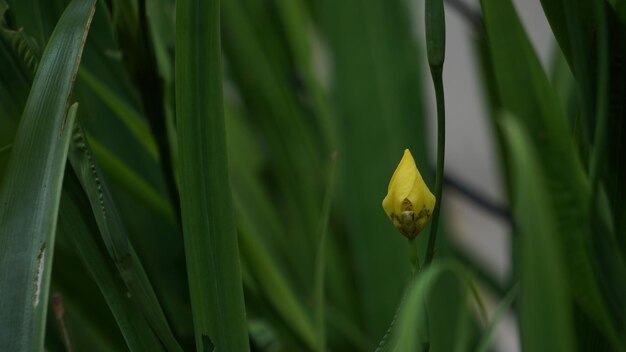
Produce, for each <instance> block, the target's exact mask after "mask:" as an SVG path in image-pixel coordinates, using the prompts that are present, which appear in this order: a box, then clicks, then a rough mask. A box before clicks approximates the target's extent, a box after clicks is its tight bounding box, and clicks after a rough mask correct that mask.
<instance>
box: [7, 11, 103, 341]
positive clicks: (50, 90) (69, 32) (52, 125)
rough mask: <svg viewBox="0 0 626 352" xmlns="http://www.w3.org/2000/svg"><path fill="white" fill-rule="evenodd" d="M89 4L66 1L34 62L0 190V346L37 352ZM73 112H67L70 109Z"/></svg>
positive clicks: (86, 30)
mask: <svg viewBox="0 0 626 352" xmlns="http://www.w3.org/2000/svg"><path fill="white" fill-rule="evenodd" d="M94 6H95V1H82V0H75V1H72V2H71V3H70V4H69V5H68V7H67V9H66V10H65V12H64V13H63V16H62V17H61V19H60V20H59V23H58V24H57V26H56V28H55V30H54V32H53V34H52V37H51V38H50V41H49V43H48V45H47V46H46V49H45V51H44V53H43V56H42V59H41V61H40V63H39V70H38V71H37V73H36V75H35V79H34V82H33V86H32V88H31V92H30V94H29V97H28V101H27V103H26V107H25V108H24V112H23V114H22V119H21V121H20V125H19V127H18V131H17V135H16V137H15V142H14V144H13V148H12V150H11V159H10V161H9V164H8V167H7V172H6V175H5V176H4V180H3V184H2V187H1V190H0V233H1V234H2V235H1V236H0V268H1V269H0V291H1V292H2V293H3V298H2V301H1V303H0V315H1V316H2V322H1V323H0V324H2V325H1V326H0V345H1V346H3V348H5V349H7V350H10V351H31V350H40V349H41V348H42V347H43V335H44V331H45V317H46V311H47V309H46V308H47V302H48V288H49V282H50V272H51V270H50V268H51V264H52V253H53V249H54V237H55V231H56V220H57V212H58V206H59V200H60V196H61V185H62V180H63V171H64V168H65V159H66V155H67V148H68V144H69V138H70V135H71V127H72V123H73V118H74V114H72V113H71V114H68V115H67V116H68V117H67V120H66V119H65V117H66V109H67V106H68V97H69V96H70V93H71V88H72V84H73V82H74V77H75V75H76V71H77V70H78V65H79V63H80V57H81V53H82V48H83V45H84V42H85V38H86V35H87V32H88V29H89V24H90V21H91V18H92V16H93V11H94V8H95V7H94ZM74 112H75V111H74Z"/></svg>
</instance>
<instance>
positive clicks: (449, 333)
mask: <svg viewBox="0 0 626 352" xmlns="http://www.w3.org/2000/svg"><path fill="white" fill-rule="evenodd" d="M471 285H472V278H471V276H470V275H469V273H467V272H466V271H465V269H464V268H463V267H462V266H461V265H459V263H458V262H455V261H450V260H442V261H437V262H433V264H431V265H430V266H429V267H427V268H426V269H424V270H422V271H421V272H420V273H419V275H418V276H417V277H416V278H415V279H414V280H412V282H411V283H410V285H409V287H408V288H407V291H406V295H405V297H404V299H403V302H402V304H401V306H400V308H399V310H398V316H397V318H396V322H395V324H394V325H395V326H393V330H392V333H391V338H390V341H389V343H388V344H386V345H384V347H382V348H381V350H382V351H428V350H433V351H451V350H454V349H455V347H456V348H457V350H458V349H459V347H460V350H467V349H468V346H458V345H456V346H455V344H456V343H457V342H458V341H459V340H462V339H463V334H464V329H465V328H464V325H465V324H467V319H468V318H469V316H468V314H467V313H468V310H469V307H468V304H467V303H466V302H467V295H468V288H471ZM450 290H453V291H450ZM450 294H452V296H453V297H454V299H453V300H449V299H448V300H447V301H448V307H446V308H445V309H441V308H442V306H441V305H440V304H438V303H437V302H435V300H437V299H439V300H446V298H449V297H451V296H449V295H450ZM473 295H474V298H475V299H477V300H479V297H478V296H476V295H475V292H474V293H473ZM433 308H436V309H435V310H434V311H433V310H432V309H433Z"/></svg>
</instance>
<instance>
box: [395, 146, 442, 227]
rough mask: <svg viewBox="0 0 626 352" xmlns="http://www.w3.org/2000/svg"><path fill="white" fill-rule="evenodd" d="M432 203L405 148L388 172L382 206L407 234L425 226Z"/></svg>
mask: <svg viewBox="0 0 626 352" xmlns="http://www.w3.org/2000/svg"><path fill="white" fill-rule="evenodd" d="M434 207H435V196H434V195H433V194H432V193H431V192H430V190H429V189H428V186H427V185H426V183H425V182H424V179H423V178H422V175H421V174H420V172H419V170H418V169H417V166H416V165H415V160H414V159H413V156H412V155H411V152H410V151H409V150H408V149H405V150H404V155H403V156H402V160H400V164H398V167H397V168H396V170H395V171H394V173H393V176H391V181H390V182H389V187H388V189H387V196H386V197H385V199H383V209H384V210H385V212H386V213H387V216H389V219H391V221H392V223H393V224H394V226H395V227H396V228H397V229H398V231H400V233H402V234H403V235H404V236H406V237H410V238H412V237H415V236H417V234H418V233H419V232H420V231H421V230H422V229H423V228H424V227H425V226H426V224H427V223H428V220H429V219H430V217H431V216H432V212H433V208H434Z"/></svg>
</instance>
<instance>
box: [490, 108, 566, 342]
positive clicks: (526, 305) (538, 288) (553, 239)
mask: <svg viewBox="0 0 626 352" xmlns="http://www.w3.org/2000/svg"><path fill="white" fill-rule="evenodd" d="M501 124H502V128H503V131H504V134H505V136H506V137H507V138H506V140H507V142H508V147H509V158H510V160H511V162H512V167H513V170H515V172H514V174H513V175H514V176H513V180H512V182H513V190H514V194H515V201H514V204H513V209H514V213H515V219H516V224H517V226H518V227H519V229H518V233H519V240H518V242H519V243H518V252H517V253H516V259H517V261H518V263H519V264H518V265H519V280H520V297H519V314H520V329H521V339H522V348H523V349H524V350H528V351H573V350H574V346H575V342H574V341H575V340H574V334H573V328H574V326H573V316H572V312H571V310H570V304H569V299H570V298H569V297H570V295H571V293H570V291H569V290H568V287H567V281H566V279H565V278H566V276H565V271H566V268H565V265H564V264H565V262H566V260H567V257H566V256H565V255H564V254H565V253H564V249H563V248H562V247H561V246H560V245H559V242H558V239H559V237H558V236H559V233H558V227H557V226H556V224H557V223H556V217H555V216H554V214H555V213H554V208H552V207H551V203H550V201H549V198H548V196H549V195H550V193H549V191H548V188H547V187H546V182H545V178H544V175H543V173H542V172H541V169H540V165H541V164H540V159H539V158H538V155H537V154H536V152H535V149H534V147H533V144H532V141H531V140H530V138H529V136H528V135H527V134H526V132H525V131H524V128H523V126H522V124H521V123H520V122H519V121H518V120H516V119H514V118H512V117H504V118H502V120H501Z"/></svg>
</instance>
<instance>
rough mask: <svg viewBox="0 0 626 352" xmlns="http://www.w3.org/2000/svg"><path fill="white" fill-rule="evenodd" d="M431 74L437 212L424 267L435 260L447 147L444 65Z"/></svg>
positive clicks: (434, 212)
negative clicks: (435, 132) (434, 101)
mask: <svg viewBox="0 0 626 352" xmlns="http://www.w3.org/2000/svg"><path fill="white" fill-rule="evenodd" d="M430 73H431V76H432V78H433V84H434V86H435V98H436V100H437V176H436V177H437V179H436V181H435V198H436V199H437V202H436V203H435V210H434V211H433V220H432V224H431V227H430V236H429V237H428V247H427V248H426V260H425V261H424V266H428V265H429V264H430V262H431V261H432V260H433V256H434V251H435V241H436V240H437V229H438V227H439V214H440V210H441V201H442V195H443V169H444V167H443V165H444V157H445V145H446V111H445V102H444V95H443V64H442V65H431V66H430Z"/></svg>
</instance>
